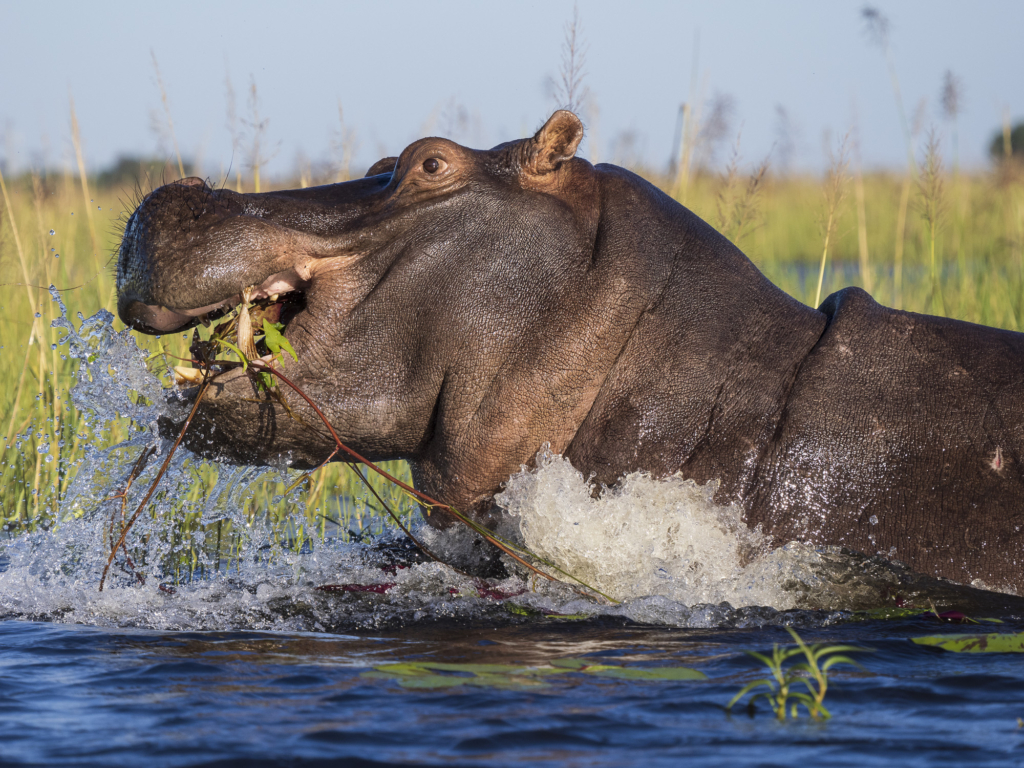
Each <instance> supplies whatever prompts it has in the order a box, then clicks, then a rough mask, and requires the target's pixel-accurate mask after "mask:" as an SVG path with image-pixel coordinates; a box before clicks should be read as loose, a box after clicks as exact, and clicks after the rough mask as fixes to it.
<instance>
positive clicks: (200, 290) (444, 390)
mask: <svg viewBox="0 0 1024 768" xmlns="http://www.w3.org/2000/svg"><path fill="white" fill-rule="evenodd" d="M582 135H583V126H582V124H581V123H580V121H579V119H578V118H577V117H576V116H575V115H573V114H572V113H571V112H568V111H558V112H556V113H555V114H554V115H553V116H552V117H551V118H550V119H549V120H548V121H547V123H546V124H545V125H544V126H543V127H542V128H541V129H540V130H539V131H538V132H537V134H536V135H535V136H533V137H532V138H529V139H524V140H521V141H514V142H509V143H506V144H502V145H499V146H497V147H495V148H493V149H491V150H487V151H478V150H472V149H467V148H466V147H463V146H460V145H458V144H456V143H454V142H452V141H448V140H446V139H441V138H426V139H422V140H419V141H416V142H415V143H413V144H411V145H410V146H409V147H407V148H406V149H405V151H404V152H402V154H401V156H400V157H398V158H387V159H385V160H381V161H380V162H378V163H377V164H375V165H374V166H373V167H372V168H371V169H370V171H369V173H368V174H367V176H366V177H365V178H363V179H360V180H356V181H350V182H346V183H342V184H333V185H327V186H323V187H315V188H309V189H301V190H291V191H280V192H270V193H265V194H239V193H235V192H232V191H230V190H227V189H214V188H211V187H210V186H209V185H207V184H206V183H204V182H203V181H201V180H199V179H194V178H193V179H183V180H181V181H177V182H174V183H172V184H168V185H166V186H163V187H160V188H159V189H157V190H155V191H154V192H152V193H151V194H150V195H148V196H147V197H146V198H145V199H144V200H143V201H142V203H141V204H140V205H139V206H138V208H137V209H136V210H135V211H134V213H132V215H131V216H130V218H129V219H128V222H127V226H126V228H125V233H124V238H123V242H122V244H121V247H120V252H119V255H118V262H117V292H118V314H119V315H120V317H121V319H122V320H123V321H124V323H125V324H126V325H128V326H130V327H132V328H135V329H137V330H139V331H142V332H144V333H150V334H156V333H171V332H176V331H182V330H184V329H188V328H190V327H192V326H194V325H196V324H198V323H199V322H200V321H205V320H207V319H210V318H216V317H218V316H220V315H222V314H224V313H226V312H227V311H229V310H231V309H232V308H233V307H235V306H236V305H237V304H238V303H239V301H240V295H241V293H242V291H243V290H244V289H247V288H253V287H254V291H253V293H252V296H253V298H255V299H263V300H264V302H263V303H264V304H266V303H268V302H270V301H273V302H276V303H278V304H280V305H281V306H280V317H281V319H282V320H283V321H284V322H285V323H286V327H285V329H284V335H285V337H286V338H287V339H288V340H289V342H290V343H291V345H292V347H293V348H294V350H295V351H296V353H297V356H298V360H297V361H292V360H291V359H290V358H289V359H288V360H287V364H286V367H285V368H284V372H285V373H286V375H287V376H288V377H289V378H290V379H291V380H293V381H294V382H295V383H296V384H297V385H298V386H299V387H300V388H301V389H302V390H303V391H304V392H305V393H306V394H307V395H309V397H311V398H312V399H313V400H314V401H315V402H316V403H317V404H318V406H319V407H320V408H321V409H322V410H323V412H324V414H325V415H326V417H327V418H328V419H329V420H330V421H331V423H332V425H333V427H334V428H335V429H336V430H337V433H338V435H339V436H340V438H341V440H342V441H344V442H345V443H346V444H347V445H350V446H351V447H352V448H354V449H355V450H357V451H359V452H361V453H362V454H363V455H365V456H367V457H369V458H370V459H372V460H385V459H394V458H403V459H408V460H410V462H411V463H412V465H413V468H414V470H413V471H414V477H415V479H416V482H417V485H418V486H420V487H422V488H423V489H424V490H427V491H428V492H433V493H436V494H438V495H439V496H440V497H442V498H443V499H444V500H445V501H446V502H448V503H452V504H453V505H457V506H461V507H462V508H464V509H467V510H469V509H471V508H472V507H473V506H474V505H475V504H477V503H478V502H481V501H483V500H485V499H487V498H489V497H490V495H491V494H493V493H494V491H496V490H497V488H498V487H499V485H500V483H501V482H502V481H503V480H504V479H506V478H507V477H508V475H509V473H510V472H511V471H514V470H515V469H517V468H518V465H519V464H520V463H523V462H526V461H529V459H530V457H532V456H533V455H534V453H535V452H536V451H537V450H538V448H539V447H540V445H541V444H542V443H543V442H551V443H552V444H553V447H554V448H555V449H556V450H559V449H563V448H564V447H565V445H566V444H567V443H568V441H569V439H570V438H571V437H572V434H573V431H574V429H575V427H576V426H578V424H579V422H580V421H581V420H582V418H583V416H584V415H585V412H586V407H587V406H588V405H589V401H587V402H583V401H581V402H579V403H578V404H573V403H570V402H569V400H570V398H574V397H575V393H576V392H578V391H583V392H586V391H587V388H588V387H592V382H590V381H589V374H590V372H589V371H587V370H586V366H587V361H586V359H581V360H580V361H579V366H580V369H579V370H576V371H575V373H572V372H571V371H572V369H573V368H575V367H576V366H574V365H573V351H572V349H573V343H575V344H576V345H578V346H583V344H582V342H583V340H582V338H581V336H580V334H579V333H578V332H577V331H574V330H573V328H574V326H579V324H580V323H581V322H582V323H586V322H587V317H588V314H587V313H586V312H580V311H578V310H579V308H580V304H581V302H582V301H584V296H585V294H586V293H587V292H588V290H589V289H588V286H587V284H586V280H585V277H586V273H587V270H588V269H589V268H591V267H592V263H591V262H592V257H593V243H594V239H595V234H596V224H597V220H598V216H597V211H598V208H599V205H598V203H597V200H596V197H597V185H596V184H595V170H594V168H593V167H592V166H591V165H590V164H589V163H587V162H586V161H584V160H581V159H577V158H574V157H573V155H574V153H575V151H576V148H577V147H578V145H579V142H580V140H581V138H582ZM614 315H615V312H614V310H613V311H612V312H611V313H610V315H609V316H614ZM566 335H567V336H568V339H569V340H570V343H569V344H568V345H567V344H566V343H565V342H566ZM555 337H558V338H555ZM573 340H575V342H573ZM552 356H554V357H555V358H557V359H553V358H552ZM584 357H586V356H585V355H584ZM567 363H568V364H569V368H570V373H569V374H567V373H566V371H565V368H566V364H567ZM282 389H283V394H284V396H285V399H286V401H287V405H288V407H287V408H285V407H284V406H283V405H282V404H281V403H280V402H278V401H277V400H275V399H273V398H271V397H268V396H267V395H266V393H263V394H257V393H256V392H255V391H254V388H253V385H252V384H251V382H250V380H249V379H248V378H247V376H246V374H245V373H243V372H242V371H241V370H238V369H234V370H229V371H227V372H225V373H222V374H221V375H219V376H217V377H216V379H215V380H214V382H213V384H212V386H211V387H210V389H209V391H208V393H207V395H206V396H205V397H204V400H203V402H202V403H201V404H200V408H199V411H198V415H197V419H196V420H195V422H194V424H193V426H191V427H190V429H189V431H188V433H187V436H186V444H187V445H188V446H189V447H190V448H191V449H192V450H195V451H198V452H201V453H204V454H208V455H217V456H219V457H220V458H226V459H228V460H231V461H236V462H242V463H252V464H259V463H267V464H289V465H291V466H294V467H298V468H304V467H311V466H316V465H317V464H318V463H319V462H320V461H322V460H323V459H324V458H325V457H326V456H327V455H328V454H329V453H330V452H331V451H332V450H333V447H334V445H333V441H332V440H331V438H330V437H329V435H328V433H327V431H326V430H325V429H324V428H323V425H322V423H321V422H320V421H319V419H318V418H317V417H316V415H315V414H314V413H313V412H312V411H311V410H310V409H308V408H307V407H306V405H305V403H304V402H302V400H301V399H300V398H299V397H298V396H297V395H294V394H293V393H290V392H289V391H288V389H287V388H285V387H282ZM594 392H596V390H594ZM592 395H593V393H591V399H592ZM552 398H555V399H556V400H553V399H552ZM584 399H585V398H584ZM556 401H557V403H558V405H557V407H555V408H554V411H555V415H554V416H552V415H551V413H549V412H550V411H551V410H552V409H551V407H550V406H551V403H553V402H556ZM533 404H538V405H539V406H540V407H539V408H534V407H533Z"/></svg>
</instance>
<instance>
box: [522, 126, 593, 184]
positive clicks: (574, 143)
mask: <svg viewBox="0 0 1024 768" xmlns="http://www.w3.org/2000/svg"><path fill="white" fill-rule="evenodd" d="M582 139H583V123H582V122H580V119H579V118H578V117H576V115H574V114H573V113H572V112H570V111H569V110H567V109H560V110H558V111H557V112H555V114H553V115H552V116H551V117H550V118H549V119H548V121H547V122H546V123H544V127H543V128H541V129H540V130H539V131H537V134H536V135H535V136H534V137H533V138H532V139H530V140H528V141H526V142H524V144H523V149H524V150H525V152H524V153H523V157H522V167H523V170H525V171H527V172H528V173H533V174H536V175H538V176H540V175H543V174H545V173H551V172H552V171H556V170H558V168H559V166H561V165H562V163H564V162H565V161H566V160H570V159H572V156H573V155H575V154H576V148H577V147H579V145H580V141H581V140H582Z"/></svg>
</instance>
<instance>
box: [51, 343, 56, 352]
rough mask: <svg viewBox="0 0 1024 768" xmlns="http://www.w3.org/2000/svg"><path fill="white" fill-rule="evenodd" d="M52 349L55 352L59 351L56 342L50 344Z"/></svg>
mask: <svg viewBox="0 0 1024 768" xmlns="http://www.w3.org/2000/svg"><path fill="white" fill-rule="evenodd" d="M50 349H52V350H53V351H54V352H56V351H57V345H56V344H51V345H50Z"/></svg>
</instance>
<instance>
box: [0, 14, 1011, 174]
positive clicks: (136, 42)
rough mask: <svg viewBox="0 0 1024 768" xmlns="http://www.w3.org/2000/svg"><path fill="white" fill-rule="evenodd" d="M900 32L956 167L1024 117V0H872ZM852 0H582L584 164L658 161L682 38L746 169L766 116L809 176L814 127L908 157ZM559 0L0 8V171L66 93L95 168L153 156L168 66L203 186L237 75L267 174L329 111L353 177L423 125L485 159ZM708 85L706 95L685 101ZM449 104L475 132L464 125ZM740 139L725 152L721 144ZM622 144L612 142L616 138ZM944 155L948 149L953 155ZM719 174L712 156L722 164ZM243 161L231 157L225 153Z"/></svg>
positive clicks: (880, 161)
mask: <svg viewBox="0 0 1024 768" xmlns="http://www.w3.org/2000/svg"><path fill="white" fill-rule="evenodd" d="M873 4H874V5H876V6H877V7H879V8H880V9H881V10H882V12H883V13H884V14H885V15H886V16H887V17H888V18H889V20H890V22H891V29H890V36H891V42H892V54H893V58H894V62H895V66H896V70H897V72H898V75H899V78H900V82H901V86H902V92H903V98H904V101H905V103H906V106H907V111H908V112H910V113H913V112H914V111H915V109H916V108H917V105H918V104H920V103H922V101H924V103H925V108H924V110H925V111H924V112H923V115H924V120H925V124H926V125H931V124H933V125H934V126H935V127H937V128H939V129H940V130H943V131H944V136H945V137H946V138H947V139H948V138H949V136H950V135H951V133H950V130H949V126H948V124H947V123H946V122H944V121H943V119H942V116H941V113H940V110H939V93H940V88H941V85H942V78H943V74H944V73H945V71H946V70H947V69H949V70H952V71H953V72H954V73H955V74H956V75H957V76H958V77H959V78H960V79H961V81H962V83H963V92H964V107H963V114H962V115H961V117H960V120H959V137H960V139H959V144H960V157H961V161H962V163H963V164H964V165H972V166H980V165H983V164H984V163H985V148H986V146H987V144H988V141H989V140H990V138H991V136H992V134H993V132H994V131H995V130H997V129H998V127H999V125H1000V122H1001V120H1002V116H1003V112H1004V110H1006V109H1009V111H1010V114H1011V117H1012V118H1013V120H1014V121H1015V122H1016V121H1018V120H1021V119H1024V87H1022V83H1021V76H1022V73H1024V45H1022V43H1021V35H1022V34H1024V2H1017V1H1016V0H1006V1H1004V2H977V1H975V2H971V3H964V2H950V1H946V0H900V2H884V1H882V0H878V1H876V2H875V3H873ZM863 6H864V2H863V0H856V1H853V2H845V1H842V0H829V1H828V2H823V1H822V0H800V1H796V0H794V1H791V2H781V1H780V2H742V1H740V0H722V1H717V2H701V3H696V2H655V1H653V0H651V1H648V2H641V1H639V0H633V1H632V2H606V1H605V0H581V1H580V3H579V10H580V14H581V17H582V23H583V32H584V35H585V37H586V41H587V43H588V44H589V51H588V59H587V78H586V82H587V84H588V85H589V87H590V90H591V92H592V95H593V99H594V103H595V104H596V106H597V109H598V112H597V113H596V115H595V114H594V113H593V112H590V113H589V114H586V115H584V117H585V119H586V122H587V123H588V131H589V135H588V141H589V142H590V145H591V146H590V147H589V148H587V150H586V151H587V152H591V151H595V150H596V153H597V155H598V157H599V159H612V158H613V157H614V155H615V152H616V150H615V149H614V147H615V140H616V139H617V138H620V137H621V136H622V135H623V134H624V133H625V132H631V133H632V135H633V136H634V147H635V150H634V151H635V152H638V153H639V154H640V155H641V156H642V157H644V158H645V159H646V161H647V162H649V163H651V164H653V165H658V166H659V167H660V166H662V165H664V164H665V163H667V160H668V157H669V154H670V152H671V149H672V144H673V134H674V131H675V126H676V115H677V110H678V107H679V104H680V102H682V101H685V100H688V99H689V100H692V99H694V98H695V96H696V95H697V94H693V93H691V92H690V90H691V75H692V68H693V61H694V41H695V38H696V37H697V36H698V35H699V57H698V64H699V69H700V77H699V79H698V82H699V83H701V84H703V85H702V89H703V95H704V97H705V98H710V97H712V96H713V95H714V94H716V93H720V94H726V95H728V96H730V97H731V98H732V100H733V103H734V105H735V108H734V113H733V114H734V119H733V121H732V126H731V134H732V135H733V136H735V134H736V132H737V131H738V130H740V128H742V144H741V151H742V155H743V157H744V158H745V159H746V160H747V161H749V162H753V161H755V160H759V159H760V158H761V157H763V156H764V155H765V154H767V153H768V152H769V150H770V149H771V147H772V145H773V143H774V142H775V141H776V139H777V136H778V131H777V126H778V119H777V111H776V106H777V105H781V106H782V107H784V108H785V110H786V111H787V113H788V114H789V116H790V120H791V122H792V124H793V125H794V126H795V129H796V131H795V133H796V145H795V151H794V153H793V164H794V165H795V166H797V167H802V168H807V169H819V168H820V167H821V166H822V165H823V163H824V160H823V157H824V150H823V136H825V135H826V133H829V134H831V136H832V137H833V138H835V137H837V136H839V135H841V134H843V133H845V132H846V131H847V130H848V129H849V128H850V126H851V125H853V123H854V120H855V119H856V121H857V123H858V125H859V129H860V135H861V147H862V155H863V158H864V162H865V164H866V165H868V166H898V165H901V164H903V163H904V162H905V158H906V148H905V144H904V140H903V134H902V130H901V128H900V122H899V118H898V116H897V111H896V106H895V103H894V99H893V94H892V89H891V87H890V81H889V76H888V71H887V69H886V65H885V60H884V57H883V55H882V52H881V50H880V49H879V48H878V47H877V46H875V45H872V43H871V42H870V40H869V38H868V37H867V35H865V33H864V23H863V21H862V19H861V9H862V8H863ZM572 7H573V4H572V2H571V0H545V1H544V2H512V1H511V0H506V1H505V2H456V1H454V0H451V1H449V0H438V1H436V2H431V1H430V0H422V1H420V2H405V1H403V2H374V3H344V2H302V1H301V0H291V2H288V3H284V2H280V1H279V0H278V1H277V2H264V1H263V0H246V2H215V1H214V0H207V1H206V2H191V1H190V0H175V2H164V3H139V2H120V1H118V0H107V1H106V2H98V3H97V2H94V3H82V2H16V1H15V0H0V158H2V159H3V160H4V161H5V163H6V165H7V167H8V168H10V169H22V168H25V167H27V166H29V165H36V166H38V165H39V164H41V162H42V161H43V159H44V158H46V159H48V161H49V162H50V163H51V164H54V165H56V164H59V163H61V162H63V161H64V158H66V157H67V156H68V154H69V151H70V141H69V130H68V94H69V91H70V93H71V94H72V95H73V96H74V99H75V104H76V108H77V112H78V117H79V121H80V122H81V127H82V136H83V141H84V146H85V154H86V158H87V161H88V164H89V165H90V166H91V167H92V168H99V167H102V166H103V165H106V164H108V163H110V162H111V161H112V160H113V159H114V158H115V156H116V155H118V154H119V153H136V154H147V155H148V154H157V153H161V154H166V153H167V152H168V151H169V143H168V142H167V141H166V140H162V139H161V138H160V137H159V136H158V135H157V133H155V132H154V130H153V128H152V124H151V115H152V114H153V113H154V112H155V111H159V110H160V109H161V102H160V94H159V90H158V88H157V86H156V80H155V76H154V70H153V65H152V60H151V56H150V50H152V51H153V52H154V53H155V54H156V57H157V60H158V61H159V65H160V68H161V70H162V75H163V80H164V84H165V86H166V89H167V92H168V95H169V97H170V104H171V109H172V115H173V119H174V124H175V129H176V133H177V137H178V141H179V144H180V146H181V149H182V153H183V154H184V155H186V156H196V155H197V154H198V155H200V156H201V158H202V162H203V168H204V170H205V172H206V173H209V174H211V175H213V176H216V175H217V174H218V173H219V172H220V170H221V169H222V168H226V167H227V165H228V164H229V163H231V162H232V143H231V137H230V134H229V131H228V129H227V127H226V122H227V119H226V97H225V77H226V75H227V74H229V73H230V77H231V79H232V81H233V84H234V88H235V91H236V92H237V97H238V112H239V116H240V118H243V117H245V115H246V113H247V105H246V91H247V88H248V84H249V82H250V77H251V78H254V79H255V82H256V84H257V87H258V91H259V96H260V101H261V112H262V117H263V118H266V119H268V120H269V123H268V124H267V139H268V144H269V151H270V152H271V153H273V159H272V160H271V163H270V171H271V172H281V171H283V170H286V169H288V168H291V167H292V166H293V164H294V162H295V159H296V156H297V153H298V152H303V153H304V154H305V155H306V156H308V157H309V158H311V159H312V160H314V161H316V160H326V159H328V158H330V156H331V143H332V140H333V141H335V142H336V141H337V135H336V134H337V130H338V102H339V100H340V102H341V104H342V107H343V109H344V116H345V121H346V123H347V125H348V126H349V127H351V128H352V129H354V130H355V136H356V140H357V146H356V152H355V165H356V166H357V168H358V169H359V170H362V169H363V166H365V165H368V164H369V163H371V162H373V161H374V160H376V159H378V158H379V157H380V156H381V155H383V154H396V153H397V152H399V151H400V150H401V149H402V148H403V147H404V146H405V145H406V144H407V143H408V142H409V141H411V140H413V139H415V138H417V137H419V136H421V135H423V134H424V132H425V131H430V132H433V133H441V134H445V133H449V132H452V131H455V132H456V134H457V135H456V136H454V138H457V139H458V140H460V141H463V143H467V144H470V145H471V146H492V145H493V144H496V143H498V142H500V141H504V140H507V139H509V138H514V137H518V136H520V135H523V134H525V133H528V132H531V131H533V130H534V129H536V128H537V127H538V125H539V124H540V123H542V122H543V120H544V118H545V117H546V116H547V115H548V114H549V113H550V112H551V110H552V108H553V107H554V106H555V101H554V99H553V97H552V95H551V94H550V88H549V87H548V86H547V84H546V83H547V80H548V78H549V77H552V76H555V75H556V74H557V72H558V68H559V59H560V45H561V42H562V38H563V33H564V25H565V23H566V21H567V20H568V19H569V18H570V17H571V15H572ZM698 90H701V89H698ZM459 107H461V108H463V109H464V110H465V113H466V114H467V115H468V118H469V119H468V121H467V122H466V123H465V125H463V126H462V127H461V128H460V127H459V121H458V120H457V119H455V116H457V115H458V113H459ZM729 143H731V142H729ZM619 146H620V147H621V142H620V143H619ZM946 146H947V148H948V146H949V144H948V143H947V145H946ZM721 154H722V160H723V161H724V155H725V151H724V150H723V151H722V153H721ZM234 162H235V163H240V162H243V159H242V158H241V157H240V156H237V155H236V156H235V158H234Z"/></svg>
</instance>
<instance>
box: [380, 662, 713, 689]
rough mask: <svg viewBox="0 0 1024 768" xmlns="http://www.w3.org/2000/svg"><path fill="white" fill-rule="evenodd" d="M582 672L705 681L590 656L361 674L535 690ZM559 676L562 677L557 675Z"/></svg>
mask: <svg viewBox="0 0 1024 768" xmlns="http://www.w3.org/2000/svg"><path fill="white" fill-rule="evenodd" d="M568 674H583V675H589V676H591V677H604V678H612V679H615V680H632V681H656V680H666V681H680V680H707V675H705V674H704V673H703V672H700V671H698V670H696V669H690V668H689V667H676V666H670V667H623V666H620V665H617V664H600V663H594V662H593V660H592V659H575V658H566V659H554V660H552V661H550V662H548V663H547V664H545V665H542V666H516V665H512V664H446V663H435V662H429V661H424V662H418V661H413V662H402V663H398V664H382V665H380V666H377V667H374V668H373V670H371V671H369V672H363V673H362V677H364V678H370V679H376V680H394V681H396V682H397V683H398V684H399V685H400V686H402V687H403V688H454V687H458V686H463V685H470V686H477V687H483V688H506V689H534V688H544V687H547V685H548V683H547V682H546V681H547V679H548V678H550V677H552V676H555V675H558V676H564V675H568ZM559 679H564V677H560V678H559Z"/></svg>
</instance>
